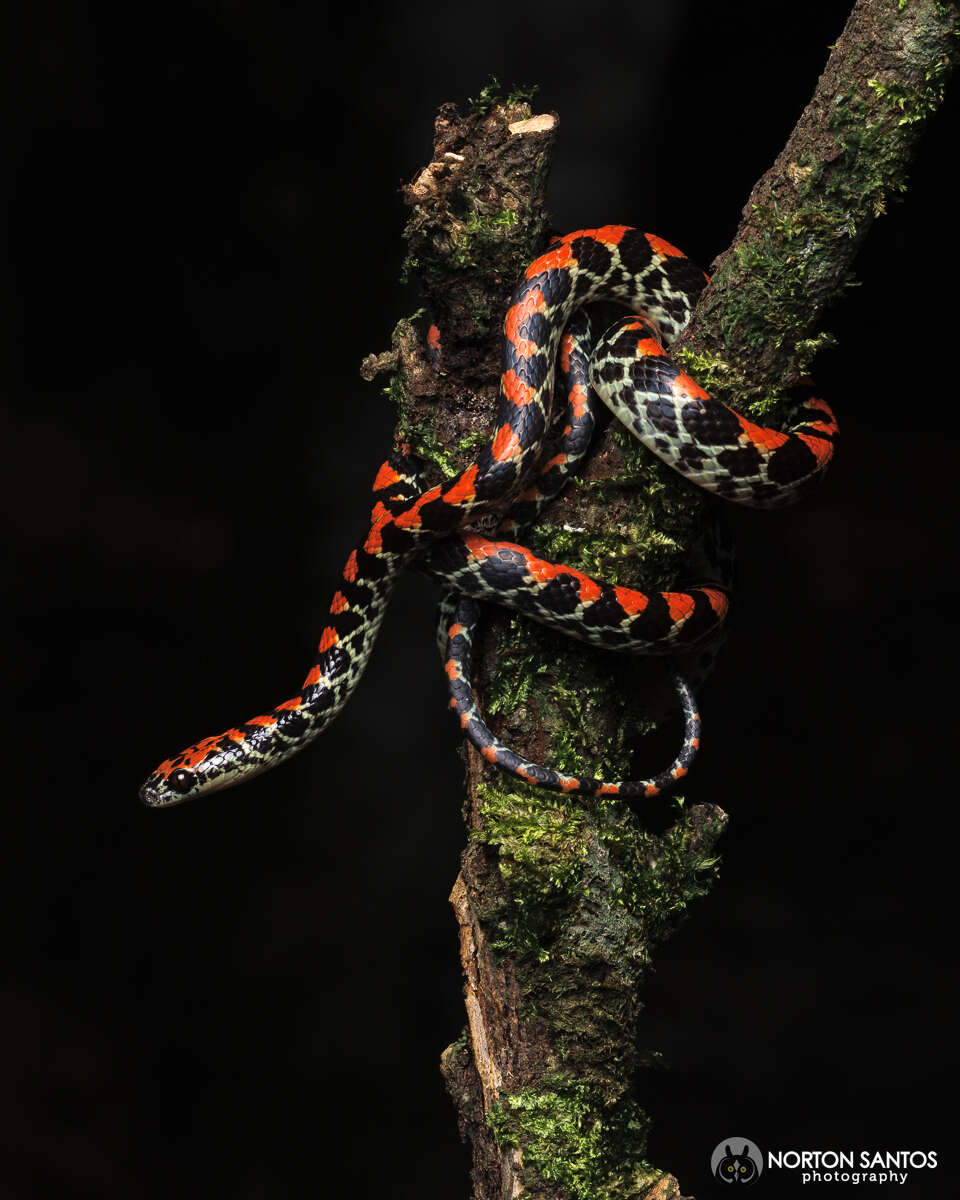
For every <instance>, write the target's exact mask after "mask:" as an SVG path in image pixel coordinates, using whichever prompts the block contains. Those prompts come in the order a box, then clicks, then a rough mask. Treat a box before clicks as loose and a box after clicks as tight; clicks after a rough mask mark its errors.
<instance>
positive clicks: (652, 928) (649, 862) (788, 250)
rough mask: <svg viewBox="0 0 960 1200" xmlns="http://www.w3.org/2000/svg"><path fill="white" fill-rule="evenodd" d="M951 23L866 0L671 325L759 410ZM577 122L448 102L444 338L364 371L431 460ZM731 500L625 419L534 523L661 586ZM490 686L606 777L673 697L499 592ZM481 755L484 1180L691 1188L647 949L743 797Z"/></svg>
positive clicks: (829, 290) (490, 352) (406, 340)
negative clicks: (622, 798)
mask: <svg viewBox="0 0 960 1200" xmlns="http://www.w3.org/2000/svg"><path fill="white" fill-rule="evenodd" d="M958 35H960V17H958V10H957V5H956V4H955V3H949V4H947V3H942V2H940V0H858V3H856V4H855V6H854V8H853V10H852V13H851V16H850V18H849V21H848V23H847V26H846V28H845V29H844V31H843V33H842V35H841V36H840V38H839V40H838V41H837V42H836V44H835V46H834V47H833V48H832V53H831V55H830V59H829V61H828V63H827V67H826V70H825V71H824V74H823V75H822V77H821V79H820V80H819V82H818V84H817V87H816V90H815V92H814V94H813V97H812V99H811V101H810V103H809V105H808V106H807V108H806V109H805V111H804V113H803V115H802V116H801V118H800V120H799V121H798V123H797V125H796V127H795V129H794V130H793V132H792V134H791V135H790V137H789V139H788V140H787V142H786V145H785V146H784V149H783V151H782V153H781V154H780V156H779V157H778V159H777V161H776V162H775V163H774V165H773V166H772V167H771V169H770V170H769V171H768V172H767V173H766V174H765V175H764V176H763V178H762V179H760V180H759V181H758V182H757V184H756V185H755V187H754V188H753V191H752V192H751V194H750V198H749V200H748V201H747V204H746V205H745V207H744V210H743V219H742V221H741V224H740V228H739V230H738V232H737V235H736V237H735V239H734V241H733V243H732V244H731V246H730V247H729V248H728V249H727V250H726V251H724V252H723V253H722V254H721V255H720V256H719V257H718V258H717V260H716V261H715V264H714V276H713V281H712V283H711V286H710V287H709V288H708V289H707V291H706V292H705V293H704V295H703V297H702V299H701V302H700V304H699V305H698V307H697V310H696V313H695V314H694V317H693V319H692V321H691V323H690V325H689V326H688V328H687V329H686V330H685V331H684V333H683V335H682V336H681V338H680V339H679V341H678V342H677V343H676V347H675V351H674V353H675V355H676V356H678V357H679V358H680V359H681V361H682V362H683V363H684V365H685V367H686V368H687V369H688V370H690V372H691V373H692V374H694V375H695V376H696V378H697V379H698V382H700V383H701V384H703V385H704V386H705V387H706V388H707V389H708V390H710V391H715V392H717V393H720V394H722V396H723V398H724V399H725V400H727V401H728V402H730V403H731V404H732V405H733V406H734V407H737V408H739V409H740V411H743V412H746V413H748V414H750V415H754V416H760V415H762V416H763V417H764V419H765V420H770V421H773V422H774V423H775V422H776V421H777V420H778V419H782V418H783V417H784V416H785V415H786V413H787V411H788V408H789V403H788V398H787V396H786V390H787V389H788V388H789V387H790V386H791V385H792V384H795V383H797V382H798V381H799V380H801V379H802V378H803V377H804V376H806V374H807V371H808V369H809V365H810V362H811V359H812V358H813V356H814V354H815V352H816V350H817V349H818V348H819V347H820V346H822V345H824V344H826V343H827V342H828V341H829V340H830V339H829V335H826V334H823V333H817V327H818V324H819V322H820V320H821V317H822V314H823V311H824V309H825V308H826V307H827V306H828V305H829V304H831V303H833V302H835V301H836V300H837V298H838V297H839V296H841V295H843V293H844V292H845V291H846V289H847V288H848V287H849V286H850V284H851V282H852V279H851V274H850V269H851V264H852V261H853V258H854V255H855V254H856V251H857V249H858V247H859V246H860V244H861V243H862V241H863V239H864V238H865V236H866V234H867V232H868V230H869V228H870V225H871V224H872V222H873V220H874V219H875V218H876V217H877V216H878V215H880V213H882V212H883V211H884V208H885V206H886V205H887V204H888V203H889V201H890V200H891V199H892V198H893V197H895V196H896V195H897V193H899V192H902V191H903V190H904V188H905V186H906V184H905V179H906V170H907V167H908V165H909V162H910V159H911V157H912V155H913V153H914V151H915V149H916V145H917V142H918V139H919V135H920V133H921V132H922V130H923V127H924V125H925V122H926V119H927V117H928V116H929V115H930V114H931V113H932V112H933V111H935V109H936V108H937V106H938V104H939V102H940V99H941V97H942V93H943V85H944V81H945V79H946V77H947V75H948V73H949V71H950V69H951V68H952V67H953V65H954V63H955V61H956V57H957V49H958ZM557 131H558V120H557V117H556V115H555V114H542V115H540V116H533V115H532V113H531V109H530V106H529V103H528V102H527V101H526V99H524V98H523V97H516V96H515V97H507V98H504V99H500V98H497V97H495V96H494V95H492V94H491V93H490V90H488V89H485V91H484V93H483V94H482V95H481V98H480V100H479V101H477V102H473V111H472V112H471V113H470V115H468V116H466V117H461V116H460V114H459V113H458V112H457V110H456V109H455V108H454V107H453V105H449V104H447V105H444V106H443V107H441V109H440V111H439V113H438V116H437V118H436V123H435V145H434V153H433V159H432V161H431V163H430V164H429V165H428V166H427V167H425V168H424V169H423V170H422V171H421V172H420V173H419V175H418V176H417V178H416V179H415V180H414V181H413V182H412V183H410V184H409V185H408V186H407V187H406V188H405V198H406V200H407V202H408V204H409V205H410V207H411V210H412V212H411V216H410V220H409V223H408V226H407V231H406V237H407V239H408V242H409V255H408V260H407V270H408V271H409V272H411V273H415V275H416V278H417V280H418V281H419V283H420V285H421V288H422V292H423V296H424V300H425V303H426V305H427V308H428V311H429V314H430V320H431V322H432V324H433V326H435V331H431V334H432V336H431V338H430V339H429V341H430V342H432V345H428V338H427V336H426V334H425V332H424V330H423V329H422V328H421V327H420V326H419V325H417V324H416V323H415V319H414V318H411V319H410V320H406V321H401V322H400V323H399V324H398V326H397V328H396V330H395V333H394V339H393V349H392V350H391V351H390V352H388V353H387V354H384V355H380V356H378V357H376V358H375V357H373V356H371V357H370V358H369V359H368V360H367V361H366V362H365V364H364V374H365V376H366V377H367V378H372V377H373V376H374V375H375V374H377V373H379V372H384V371H388V372H389V373H390V383H389V386H388V390H389V391H390V392H391V394H392V395H393V396H394V397H395V398H396V400H397V403H398V407H399V420H398V426H397V441H398V442H400V441H405V442H408V443H410V444H411V446H412V447H413V449H414V450H415V451H417V452H418V453H420V454H421V455H423V456H424V457H425V458H426V459H428V460H429V462H430V463H432V465H433V469H434V471H435V473H436V476H437V478H440V477H441V476H443V475H449V474H451V473H453V472H454V471H457V470H460V469H462V468H463V467H464V466H466V465H468V464H469V462H470V461H471V459H472V457H473V453H474V451H475V449H476V446H477V445H478V444H480V443H482V441H483V440H484V439H485V438H486V437H487V436H489V434H490V432H491V421H492V417H493V414H494V411H495V403H496V395H497V381H498V376H497V371H498V363H499V341H500V333H501V328H502V321H503V316H504V313H505V311H506V307H507V302H508V298H509V295H510V292H511V290H512V288H513V285H514V283H515V282H516V280H517V279H518V278H519V276H520V274H521V271H522V268H523V267H524V266H525V264H526V263H527V262H529V261H530V260H531V259H533V258H534V257H536V255H537V254H538V253H540V252H541V251H542V249H543V247H544V244H545V240H546V233H547V224H548V222H547V217H546V212H545V207H544V185H545V181H546V177H547V171H548V167H549V159H550V153H551V149H552V146H553V142H554V139H555V137H556V134H557ZM599 223H602V214H599V215H598V224H599ZM418 315H419V314H418ZM437 333H438V335H439V336H437ZM431 482H433V481H431ZM712 511H713V509H712V505H711V502H710V501H708V500H706V499H704V498H703V497H701V496H700V495H699V494H697V493H695V492H694V490H693V489H690V488H689V487H688V486H687V485H686V484H685V482H684V481H683V480H679V479H677V478H676V477H675V476H674V475H673V474H672V473H671V472H670V471H669V470H668V469H667V468H665V467H663V466H662V464H661V463H660V462H659V460H657V459H655V458H654V456H652V455H648V454H646V453H645V452H644V451H643V450H642V448H640V447H639V446H638V445H637V444H636V443H634V442H633V440H632V439H631V438H629V437H627V436H625V435H624V434H623V433H622V431H620V430H619V429H618V427H617V426H615V425H613V426H611V427H609V428H608V429H607V430H606V431H605V432H604V433H603V434H602V435H601V436H600V437H599V438H598V439H597V444H596V446H595V447H594V448H593V450H592V452H591V454H590V456H589V458H588V461H587V463H586V464H585V467H584V469H583V471H582V473H581V476H580V478H579V479H578V483H577V486H576V487H571V488H568V489H567V494H564V495H563V496H561V498H560V499H559V500H558V501H557V502H556V503H555V504H554V505H553V506H552V507H551V509H550V510H549V512H548V514H547V520H546V521H544V522H543V523H541V525H539V526H538V527H537V529H536V530H535V531H534V535H533V537H532V539H531V545H532V546H533V548H534V549H535V550H536V551H538V552H540V553H544V554H546V555H548V556H549V557H553V558H559V559H561V560H562V561H565V562H568V563H570V564H571V565H573V566H575V567H578V568H580V569H583V570H587V571H589V572H591V573H593V574H599V575H601V576H603V577H604V578H606V579H609V580H611V581H613V582H617V583H621V584H627V585H630V586H639V587H648V588H666V587H669V586H670V585H671V584H672V583H673V582H674V581H675V579H676V578H677V576H678V575H679V574H680V572H681V568H682V565H683V562H684V559H685V558H687V557H688V556H689V555H690V554H691V553H692V552H694V551H695V548H696V545H697V543H698V541H699V539H700V538H701V536H702V535H703V532H704V528H705V525H706V523H707V521H708V518H709V514H710V513H711V512H712ZM475 682H476V686H477V691H478V695H479V697H480V699H481V702H482V703H483V705H484V706H485V709H486V711H487V713H488V714H490V716H491V724H492V725H493V726H494V728H495V729H496V730H497V732H498V733H500V734H501V736H503V737H504V738H505V740H506V741H508V743H510V744H511V745H513V746H514V747H515V748H516V749H518V750H520V751H521V752H523V753H525V754H527V755H528V756H529V757H531V758H533V759H536V760H540V761H544V762H549V763H550V764H551V765H555V766H559V767H561V768H563V769H566V770H571V771H582V772H584V773H589V774H591V775H599V776H606V777H609V778H623V777H630V774H631V770H630V767H631V763H630V759H631V747H632V745H633V742H634V739H635V738H636V736H637V734H638V733H644V732H647V731H648V730H650V729H651V728H652V727H653V726H654V725H655V724H656V722H657V721H658V720H660V719H662V717H663V716H664V713H665V710H666V708H667V707H668V704H669V702H668V692H667V688H666V687H665V672H664V670H663V665H662V663H658V662H656V661H653V662H651V661H644V660H630V659H626V658H622V657H614V656H612V655H610V654H607V653H604V652H602V651H595V650H591V649H589V648H587V647H584V646H581V645H579V644H576V643H573V642H571V641H569V640H568V639H564V638H562V637H560V636H559V635H556V634H554V633H552V632H550V631H548V630H545V629H543V628H541V627H539V626H536V625H534V624H532V623H530V622H528V621H526V620H524V619H523V618H521V617H519V616H513V615H510V614H506V613H503V612H496V613H491V614H490V616H489V618H488V620H487V623H486V627H485V630H484V633H483V637H482V639H481V641H480V646H479V650H478V661H477V663H476V665H475ZM466 758H467V795H466V801H465V806H464V813H465V819H466V821H467V824H468V828H469V844H468V847H467V849H466V850H465V852H464V854H463V859H462V864H461V870H460V874H459V876H458V878H457V881H456V883H455V885H454V889H453V893H452V895H451V902H452V903H453V906H454V911H455V913H456V917H457V921H458V924H459V927H460V947H461V960H462V963H463V969H464V973H465V977H466V983H465V997H466V1009H467V1020H468V1025H467V1028H466V1030H465V1031H464V1034H463V1036H462V1037H461V1039H460V1040H459V1041H458V1042H457V1043H455V1044H454V1045H452V1046H450V1047H448V1049H447V1050H446V1051H445V1052H444V1055H443V1060H442V1069H443V1072H444V1076H445V1079H446V1082H447V1086H448V1089H449V1091H450V1094H451V1096H452V1098H453V1100H454V1103H455V1105H456V1107H457V1110H458V1116H459V1123H460V1128H461V1132H462V1134H463V1135H464V1137H465V1138H468V1139H469V1140H470V1142H471V1143H472V1147H473V1161H474V1167H473V1182H474V1193H473V1194H474V1198H475V1200H507V1198H510V1197H515V1196H527V1195H528V1196H536V1197H538V1198H542V1200H561V1198H564V1200H567V1198H571V1200H572V1198H576V1200H581V1198H582V1200H586V1198H587V1197H590V1198H591V1200H594V1198H598V1197H604V1198H610V1200H628V1198H629V1200H634V1198H639V1197H645V1198H647V1200H655V1198H656V1200H682V1198H681V1197H680V1189H679V1185H678V1183H677V1180H676V1179H675V1177H674V1176H673V1175H671V1174H668V1173H666V1172H665V1171H663V1170H661V1169H658V1168H656V1167H653V1166H651V1165H650V1164H649V1163H648V1162H647V1161H646V1158H645V1133H646V1129H647V1125H648V1119H647V1117H646V1115H645V1114H644V1113H643V1112H642V1111H641V1110H640V1109H639V1107H638V1105H637V1103H636V1101H635V1100H634V1099H633V1097H632V1095H631V1080H632V1078H633V1076H634V1074H635V1072H636V1071H637V1070H638V1069H642V1067H643V1065H644V1064H643V1063H642V1062H641V1061H640V1060H639V1057H638V1054H637V1051H636V1048H635V1035H636V1024H637V1019H638V1016H639V1013H640V1009H641V1003H640V1000H639V987H638V985H639V982H640V979H641V976H642V973H643V970H644V968H645V967H646V965H647V964H648V963H649V961H650V958H651V954H652V951H653V949H654V947H655V946H656V945H657V944H658V943H659V942H661V941H663V940H664V939H665V938H666V937H667V936H669V934H670V933H671V932H672V931H673V929H674V928H675V927H676V925H677V923H678V922H679V921H680V920H681V919H682V918H683V916H684V915H685V912H686V910H687V907H688V906H689V904H690V902H691V901H692V900H694V899H695V898H697V897H699V896H702V895H703V894H704V893H705V892H706V891H707V888H708V886H709V882H710V878H711V875H712V871H713V868H714V864H715V862H716V859H715V858H714V857H713V849H714V846H715V843H716V841H717V839H718V837H719V835H720V833H721V832H722V830H723V827H724V825H725V823H726V815H725V814H724V813H723V812H722V810H721V809H720V808H718V807H717V806H716V805H712V804H698V805H696V806H695V807H692V808H690V809H685V808H684V807H683V806H682V805H678V804H676V803H674V802H670V803H669V804H665V805H663V806H662V807H661V808H660V809H659V810H658V811H656V812H651V810H650V808H649V807H647V806H645V807H644V808H643V810H642V813H636V812H634V811H632V810H630V809H628V808H626V807H625V806H622V805H618V804H613V803H610V802H609V801H608V800H606V799H595V798H586V797H576V796H574V797H567V796H565V797H562V798H560V797H557V796H554V795H552V794H550V793H545V792H540V791H538V790H537V789H534V788H530V787H527V786H525V785H522V784H520V783H519V782H518V781H515V780H513V779H511V778H508V777H506V776H504V775H501V774H500V773H498V772H496V771H495V770H493V769H492V768H490V767H489V766H488V765H487V764H486V763H484V761H483V760H482V759H481V758H480V757H479V756H478V755H477V754H476V753H475V752H473V751H472V750H470V751H468V752H467V755H466ZM640 770H641V771H642V770H643V767H642V765H641V767H640ZM634 773H636V772H634Z"/></svg>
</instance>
